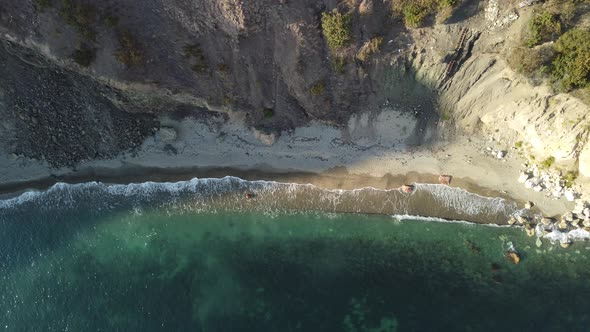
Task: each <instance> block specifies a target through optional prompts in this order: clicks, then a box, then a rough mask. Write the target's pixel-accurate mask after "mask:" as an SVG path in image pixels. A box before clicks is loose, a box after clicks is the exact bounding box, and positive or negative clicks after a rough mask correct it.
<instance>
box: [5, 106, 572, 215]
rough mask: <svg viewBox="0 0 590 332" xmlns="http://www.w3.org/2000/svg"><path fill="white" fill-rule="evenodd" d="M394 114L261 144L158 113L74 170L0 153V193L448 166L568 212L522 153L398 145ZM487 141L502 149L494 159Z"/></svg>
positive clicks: (489, 190)
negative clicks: (542, 188)
mask: <svg viewBox="0 0 590 332" xmlns="http://www.w3.org/2000/svg"><path fill="white" fill-rule="evenodd" d="M365 114H366V113H365ZM235 116H237V115H235ZM402 120H403V121H405V122H404V123H406V125H407V126H408V128H412V127H414V126H415V127H414V128H418V127H417V123H416V120H415V119H414V118H407V117H406V115H405V113H404V112H400V111H396V110H391V109H389V110H383V111H382V112H381V113H379V114H377V115H371V116H369V115H368V114H366V115H362V114H361V115H360V116H359V117H357V118H355V119H353V120H351V121H350V123H349V125H348V127H346V128H335V127H332V126H328V125H324V124H320V123H313V124H310V125H308V126H305V127H299V128H297V129H296V130H294V131H293V132H289V133H284V134H283V135H281V136H280V137H276V138H274V140H275V141H274V142H273V143H272V144H270V145H269V144H264V143H263V142H261V140H260V137H259V134H258V133H257V132H255V131H252V130H251V129H250V128H247V127H246V126H245V125H244V122H243V121H242V119H240V118H239V117H237V118H231V117H230V119H229V120H227V119H222V118H219V117H217V116H213V117H212V118H205V119H203V118H194V117H186V118H183V119H171V118H166V117H164V118H162V119H161V121H162V126H163V127H165V128H168V130H169V131H172V132H173V133H172V134H171V135H169V136H172V137H169V138H167V139H164V137H163V136H161V135H160V134H156V135H154V136H153V137H150V138H148V139H147V140H146V141H145V142H144V144H143V146H142V147H141V148H140V149H138V150H137V151H133V152H128V153H125V154H121V155H120V156H118V157H117V158H114V159H109V160H92V161H86V162H83V163H81V164H80V165H78V166H77V167H76V168H75V169H72V168H61V169H55V168H51V167H49V166H48V165H47V164H46V163H45V162H41V161H37V160H31V159H28V158H25V157H21V156H19V157H18V158H16V159H14V158H13V160H11V159H9V158H8V156H6V155H0V197H1V196H8V195H14V194H16V193H18V192H22V191H25V190H27V189H45V188H48V187H50V186H51V185H53V184H54V183H57V182H67V183H80V182H90V181H99V182H103V183H120V184H127V183H132V182H133V183H135V182H146V181H154V182H176V181H186V180H190V179H192V178H195V177H197V178H221V177H224V176H235V177H239V178H242V179H244V180H269V181H276V182H282V183H300V184H305V183H310V184H313V185H315V186H317V187H320V188H324V189H359V188H366V187H374V188H376V189H396V188H399V187H400V186H402V185H404V184H411V183H431V184H438V183H439V182H438V176H439V175H441V174H448V175H451V176H452V177H453V180H452V183H451V187H457V188H461V189H464V190H466V191H468V192H471V193H474V194H477V195H480V196H485V197H499V198H504V199H507V200H510V201H513V202H516V203H517V204H518V206H519V207H523V206H524V203H525V202H527V201H533V202H534V203H535V207H534V208H533V210H532V212H537V211H538V212H540V213H542V214H544V215H545V216H557V215H560V214H563V213H564V212H566V211H571V209H572V207H573V204H574V203H573V202H567V201H566V200H565V199H563V198H561V199H553V198H551V197H547V196H546V195H545V194H544V193H540V192H535V191H533V190H531V189H527V188H525V186H524V185H523V184H522V183H518V181H517V180H518V177H519V173H520V172H521V170H522V167H521V164H522V163H523V162H524V160H523V159H522V157H519V155H518V153H517V151H515V150H511V146H512V145H513V143H511V142H503V141H500V140H499V139H497V138H494V137H489V138H488V139H487V140H483V139H478V138H467V137H464V136H454V135H453V136H452V137H451V138H445V137H444V135H442V134H441V133H440V132H439V131H440V130H439V128H430V129H428V132H426V133H424V135H425V136H427V137H430V139H428V140H425V141H423V142H422V143H421V144H420V145H408V143H407V142H408V140H410V138H411V137H414V131H413V130H412V131H404V130H401V129H403V128H398V127H399V123H398V122H399V121H402ZM393 124H395V125H396V126H397V127H394V125H393ZM415 130H419V129H415ZM489 149H493V150H494V151H495V150H499V149H502V150H506V151H508V153H507V156H506V157H504V158H502V159H498V158H496V157H494V156H492V155H491V154H490V153H489ZM171 151H175V152H171Z"/></svg>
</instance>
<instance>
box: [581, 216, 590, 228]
mask: <svg viewBox="0 0 590 332" xmlns="http://www.w3.org/2000/svg"><path fill="white" fill-rule="evenodd" d="M582 225H584V227H590V218H584V221H582Z"/></svg>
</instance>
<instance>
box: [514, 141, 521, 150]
mask: <svg viewBox="0 0 590 332" xmlns="http://www.w3.org/2000/svg"><path fill="white" fill-rule="evenodd" d="M514 147H515V148H517V149H520V148H522V141H518V142H516V143H514Z"/></svg>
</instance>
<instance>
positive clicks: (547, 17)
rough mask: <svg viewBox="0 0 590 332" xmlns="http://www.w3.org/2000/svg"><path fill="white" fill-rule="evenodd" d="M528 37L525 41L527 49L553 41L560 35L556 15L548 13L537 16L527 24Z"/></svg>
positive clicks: (559, 26) (559, 24)
mask: <svg viewBox="0 0 590 332" xmlns="http://www.w3.org/2000/svg"><path fill="white" fill-rule="evenodd" d="M529 34H530V37H529V39H528V40H527V41H526V44H527V46H528V47H533V46H535V45H538V44H540V43H543V42H547V41H550V40H554V39H556V38H558V37H559V36H560V35H561V22H560V21H559V18H558V17H557V15H553V14H551V13H550V12H548V11H544V12H542V13H541V14H537V15H535V16H534V17H533V19H532V20H531V21H530V22H529Z"/></svg>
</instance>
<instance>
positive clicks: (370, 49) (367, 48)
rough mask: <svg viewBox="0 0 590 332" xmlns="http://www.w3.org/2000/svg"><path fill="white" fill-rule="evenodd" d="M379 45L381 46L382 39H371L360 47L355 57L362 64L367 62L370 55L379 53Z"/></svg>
mask: <svg viewBox="0 0 590 332" xmlns="http://www.w3.org/2000/svg"><path fill="white" fill-rule="evenodd" d="M381 44H383V37H374V38H371V39H370V40H369V41H367V42H366V43H365V44H364V45H363V46H362V47H361V49H360V50H359V52H358V54H357V56H356V57H357V58H358V59H359V60H361V61H363V62H365V61H367V60H368V59H369V57H370V56H371V55H373V54H374V53H377V52H379V50H380V49H381Z"/></svg>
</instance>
